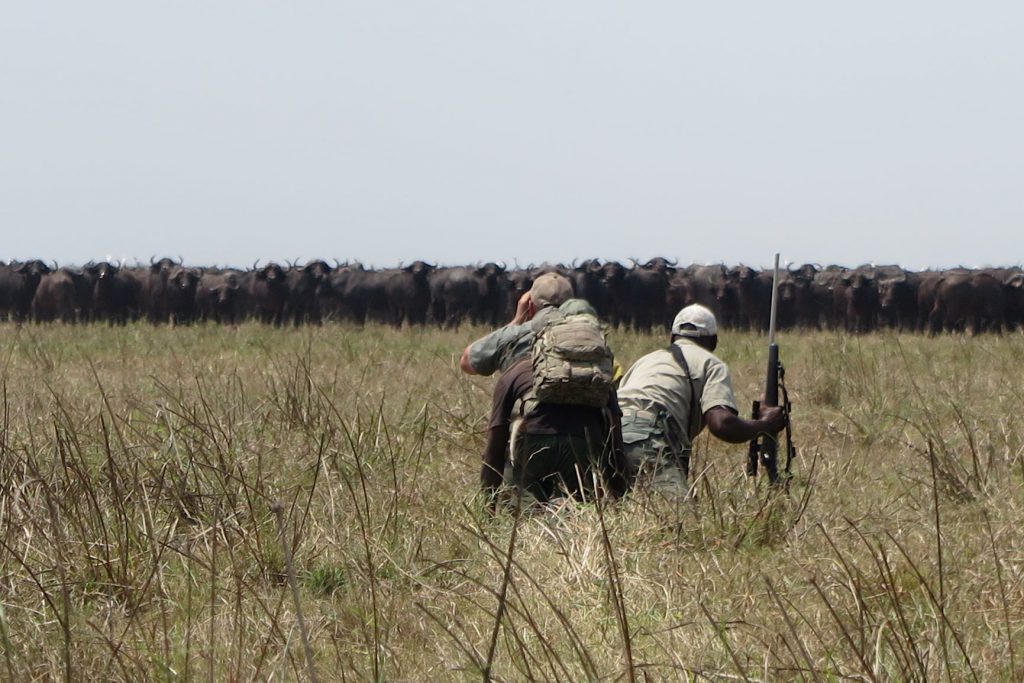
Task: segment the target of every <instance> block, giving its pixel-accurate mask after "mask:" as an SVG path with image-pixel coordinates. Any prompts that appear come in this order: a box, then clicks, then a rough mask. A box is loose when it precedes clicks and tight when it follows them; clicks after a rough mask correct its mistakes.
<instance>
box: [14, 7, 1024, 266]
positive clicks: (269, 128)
mask: <svg viewBox="0 0 1024 683" xmlns="http://www.w3.org/2000/svg"><path fill="white" fill-rule="evenodd" d="M1021 36H1024V5H1022V4H1021V3H1014V2H991V3H962V2H958V3H953V2H932V1H929V2H922V1H914V2H855V3H854V2H846V3H834V2H823V1H821V0H817V1H815V2H781V3H779V2H771V3H768V2H742V3H740V2H731V3H730V2H714V3H711V2H702V3H693V2H679V1H675V2H669V1H666V2H628V3H626V2H621V3H609V2H593V1H588V2H582V1H572V2H551V1H547V2H534V1H526V2H509V3H494V2H481V1H479V0H473V1H469V0H467V1H447V0H446V1H444V2H436V3H426V2H415V3H413V2H403V3H395V2H383V1H381V0H377V1H374V2H316V3H311V2H291V3H283V2H273V3H271V2H253V1H251V0H247V1H245V2H241V1H230V2H216V1H214V2H210V1H206V2H173V3H172V2H160V3H154V2H144V1H141V0H133V1H131V2H127V1H125V2H111V1H104V0H99V1H90V2H66V3H55V2H46V1H41V2H24V3H7V4H6V5H5V7H4V9H2V10H0V131H2V133H0V225H2V226H3V229H2V234H3V240H2V242H0V259H10V258H26V257H30V256H41V257H45V258H48V259H56V260H58V261H60V262H61V263H81V262H84V261H87V260H89V259H93V258H102V257H105V256H113V257H118V258H119V257H126V258H128V259H129V260H133V259H142V260H147V259H148V258H149V257H150V256H152V255H157V256H160V255H175V256H176V255H181V256H183V257H184V258H185V260H186V261H187V262H190V263H196V264H212V263H221V264H235V265H247V264H251V263H252V262H253V261H254V260H255V259H256V258H260V259H263V260H267V259H271V258H276V259H286V258H287V259H294V258H301V259H308V258H312V257H327V258H332V257H336V258H338V259H342V260H344V259H354V258H358V259H362V260H363V261H365V262H368V263H371V264H376V265H378V266H386V265H393V264H395V263H398V262H399V261H405V262H408V261H411V260H414V259H416V258H424V259H427V260H430V261H435V262H440V263H447V264H454V263H467V262H473V261H477V260H488V259H493V260H504V261H507V262H509V263H512V262H513V260H518V262H519V263H521V264H526V263H529V262H540V261H543V260H571V259H572V258H573V257H586V256H598V257H602V258H609V259H610V258H614V259H620V260H624V259H626V258H628V257H637V258H648V257H650V256H654V255H666V256H670V257H675V258H679V259H680V260H681V261H683V262H691V261H697V262H709V261H725V262H727V263H738V262H747V263H752V264H755V265H767V264H768V263H769V261H770V258H771V254H772V253H773V252H774V251H781V252H782V255H783V258H784V259H789V260H793V261H798V262H804V261H815V262H821V263H833V262H834V263H843V264H850V265H854V264H857V263H861V262H867V261H875V262H879V263H883V262H885V263H889V262H896V263H900V264H903V265H905V266H908V267H915V268H918V267H924V266H948V265H956V264H965V265H982V264H1009V263H1014V264H1016V263H1020V262H1021V261H1022V260H1024V256H1022V252H1024V237H1022V235H1021V233H1022V232H1024V231H1022V230H1021V227H1022V225H1024V192H1022V191H1021V190H1022V187H1024V182H1022V181H1024V136H1022V134H1021V122H1022V121H1024V88H1022V87H1021V86H1022V74H1024V40H1021Z"/></svg>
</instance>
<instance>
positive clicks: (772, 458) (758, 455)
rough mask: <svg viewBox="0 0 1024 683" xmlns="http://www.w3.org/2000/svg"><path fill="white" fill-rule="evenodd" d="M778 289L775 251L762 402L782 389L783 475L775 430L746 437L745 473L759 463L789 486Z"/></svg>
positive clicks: (774, 399) (772, 402) (790, 453)
mask: <svg viewBox="0 0 1024 683" xmlns="http://www.w3.org/2000/svg"><path fill="white" fill-rule="evenodd" d="M778 291H779V255H778V254H775V273H774V275H773V277H772V308H771V316H770V317H769V319H768V376H767V378H766V379H765V386H764V405H765V406H768V407H775V406H777V405H779V392H780V391H781V393H782V408H783V410H784V411H785V414H786V430H785V431H786V464H785V468H784V470H783V476H782V477H780V476H779V463H778V454H779V440H778V437H777V435H775V434H761V435H759V436H757V437H755V438H754V439H752V440H751V441H750V448H749V450H748V451H747V475H748V476H751V477H756V476H757V469H758V466H759V465H760V466H761V467H763V468H764V471H765V472H766V473H767V474H768V481H769V483H771V485H772V486H778V485H779V484H783V485H785V486H786V487H787V488H788V487H789V480H790V477H791V475H790V466H791V465H792V462H793V458H795V457H796V447H795V446H794V445H793V430H792V424H791V423H790V420H789V415H790V412H791V411H792V409H793V404H792V403H790V401H789V392H788V391H786V382H785V379H786V368H785V367H784V366H783V365H782V361H780V360H779V345H778V344H776V343H775V313H776V310H777V307H778V299H777V297H778ZM760 415H761V402H760V401H754V407H753V412H752V419H754V420H756V419H758V418H759V417H760Z"/></svg>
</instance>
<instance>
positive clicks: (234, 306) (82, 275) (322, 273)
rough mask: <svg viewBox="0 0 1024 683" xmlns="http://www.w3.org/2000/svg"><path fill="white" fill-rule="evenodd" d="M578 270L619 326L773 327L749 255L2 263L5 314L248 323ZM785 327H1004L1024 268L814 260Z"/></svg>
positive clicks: (448, 303)
mask: <svg viewBox="0 0 1024 683" xmlns="http://www.w3.org/2000/svg"><path fill="white" fill-rule="evenodd" d="M551 271H557V272H561V273H563V274H564V275H566V276H568V277H569V278H570V279H571V280H572V282H573V284H574V286H575V288H576V294H577V296H579V297H581V298H585V299H587V300H588V301H589V302H590V303H591V304H592V305H593V306H594V308H595V309H596V310H597V312H598V314H599V315H600V316H601V317H602V318H603V319H604V320H606V321H607V322H608V323H609V324H610V325H614V326H616V327H625V328H631V329H636V330H641V331H646V330H652V329H654V330H657V329H665V328H666V327H667V325H668V323H669V321H670V320H671V318H672V316H673V314H674V313H675V312H676V311H677V310H679V308H681V307H682V306H684V305H687V304H690V303H701V304H704V305H706V306H708V307H709V308H711V309H712V310H713V311H714V312H715V314H716V315H717V316H718V319H719V322H720V324H721V325H722V327H725V328H730V329H741V330H765V329H767V326H768V319H769V310H770V300H771V284H772V272H771V271H770V270H759V269H756V268H751V267H748V266H744V265H738V266H733V267H727V266H725V265H722V264H715V265H689V266H685V267H682V266H679V265H678V264H677V263H676V262H675V261H671V260H668V259H665V258H654V259H651V260H649V261H647V262H646V263H637V262H634V261H630V263H629V264H628V265H623V264H621V263H618V262H616V261H600V260H598V259H588V260H585V261H583V262H581V263H577V262H573V263H572V264H569V265H564V264H558V265H543V266H537V267H533V266H531V267H528V268H514V269H509V268H506V267H505V266H504V265H500V264H496V263H486V264H482V265H471V266H456V267H441V266H434V265H431V264H429V263H425V262H423V261H416V262H414V263H412V264H409V265H405V266H401V267H398V268H387V269H374V268H366V267H364V266H363V265H362V264H360V263H358V262H345V263H339V262H337V261H335V262H334V264H333V265H331V264H328V263H327V262H325V261H322V260H314V261H309V262H308V263H306V264H305V265H298V264H297V263H285V264H284V265H281V264H278V263H267V264H265V265H259V263H258V262H257V263H255V264H253V267H252V268H248V269H236V268H200V267H192V266H186V265H184V264H183V263H182V262H181V260H180V259H178V260H174V259H170V258H162V259H159V260H157V259H155V258H153V259H150V263H149V264H148V265H135V266H126V265H123V264H118V263H109V262H105V261H104V262H101V263H94V262H90V263H88V264H86V265H84V266H81V267H71V266H63V267H58V266H57V264H53V265H52V266H51V265H48V264H47V263H45V262H43V261H40V260H31V261H15V262H11V263H0V320H14V321H36V322H46V321H63V322H68V323H85V322H93V321H106V322H109V323H126V322H129V321H132V320H148V321H150V322H152V323H157V324H159V323H172V324H188V323H194V322H216V323H225V324H235V323H239V322H242V321H245V320H250V319H253V320H260V321H263V322H266V323H268V324H273V325H285V324H287V325H299V324H304V323H320V322H323V321H328V320H335V321H343V322H350V323H354V324H358V325H362V324H365V323H367V322H374V323H383V324H388V325H394V326H401V325H403V324H405V325H428V324H432V325H438V326H442V327H455V326H458V325H460V324H462V323H472V324H482V325H498V324H501V323H503V322H505V321H507V320H508V319H510V318H511V317H512V315H513V312H514V309H515V304H516V301H517V300H518V299H519V296H520V295H521V294H522V293H523V292H525V291H527V290H528V289H529V288H530V285H531V283H532V282H533V279H534V278H535V277H537V276H538V275H540V274H541V273H545V272H551ZM777 321H778V325H779V327H780V328H783V329H785V328H794V327H801V328H810V329H839V330H845V331H847V332H854V333H861V332H870V331H872V330H878V329H894V330H900V331H919V332H926V333H928V334H936V333H939V332H942V331H948V332H970V333H978V332H986V331H991V332H1002V331H1004V330H1014V329H1018V328H1021V326H1022V325H1024V272H1022V270H1021V268H1020V267H1009V268H984V269H967V268H954V269H950V270H925V271H909V270H905V269H903V268H900V267H898V266H876V265H863V266H858V267H856V268H845V267H841V266H825V267H822V266H819V265H813V264H806V265H803V266H800V267H789V268H787V269H785V270H783V271H782V272H781V273H780V278H779V288H778V312H777Z"/></svg>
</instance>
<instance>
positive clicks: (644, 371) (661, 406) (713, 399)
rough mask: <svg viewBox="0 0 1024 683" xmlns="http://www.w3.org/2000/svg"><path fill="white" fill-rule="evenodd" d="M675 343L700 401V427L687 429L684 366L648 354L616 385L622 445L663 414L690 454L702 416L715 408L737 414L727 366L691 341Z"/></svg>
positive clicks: (665, 355) (665, 353) (668, 356)
mask: <svg viewBox="0 0 1024 683" xmlns="http://www.w3.org/2000/svg"><path fill="white" fill-rule="evenodd" d="M675 344H676V345H677V346H678V347H679V348H680V349H681V350H682V352H683V357H685V358H686V362H687V364H688V365H689V366H690V372H692V373H693V385H694V389H695V390H696V392H697V395H698V396H699V397H700V410H699V411H698V412H699V414H700V416H701V417H700V423H699V424H697V422H696V420H695V421H694V424H692V425H689V426H688V422H689V419H690V382H689V380H688V379H687V378H686V373H685V371H684V370H683V368H682V366H681V365H680V364H679V363H678V362H676V359H675V358H674V357H673V356H672V352H671V351H669V350H667V349H660V350H658V351H652V352H651V353H649V354H647V355H646V356H644V357H642V358H640V359H639V360H638V361H637V362H635V363H633V366H632V367H630V368H629V370H627V371H626V374H625V375H624V376H623V377H622V383H621V384H620V385H619V392H618V393H619V407H620V408H622V433H623V438H624V439H625V440H626V443H630V442H631V441H633V440H637V439H639V438H641V437H642V434H643V432H644V431H645V429H647V431H648V432H649V428H647V425H651V423H652V418H651V416H652V415H655V416H656V415H657V414H658V413H659V412H660V411H664V412H667V413H668V417H669V419H670V420H671V421H672V422H674V423H675V424H674V425H673V432H674V434H675V435H676V436H677V437H678V438H679V440H680V441H681V442H682V443H680V444H679V445H680V447H681V448H682V449H683V450H685V451H689V449H690V447H691V445H692V443H693V439H694V438H695V437H696V436H697V434H699V433H700V431H701V430H702V429H703V428H704V418H703V416H704V413H706V412H707V411H709V410H711V409H712V408H714V407H716V406H722V407H724V408H728V409H729V410H732V411H733V412H736V413H738V412H739V411H738V410H737V408H736V396H735V394H734V393H733V389H732V379H731V378H730V376H729V366H727V365H726V364H725V363H723V362H722V361H721V360H720V359H719V358H718V357H717V356H716V355H715V354H713V353H711V352H710V351H707V350H705V349H702V348H701V347H700V346H697V345H696V344H695V343H693V342H692V341H691V340H689V339H686V338H681V339H677V340H676V341H675ZM631 437H632V438H631ZM643 438H646V437H643Z"/></svg>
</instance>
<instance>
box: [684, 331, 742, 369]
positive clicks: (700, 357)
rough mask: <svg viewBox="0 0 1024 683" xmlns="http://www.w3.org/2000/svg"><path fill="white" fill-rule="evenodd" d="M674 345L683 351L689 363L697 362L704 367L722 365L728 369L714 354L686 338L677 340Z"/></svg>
mask: <svg viewBox="0 0 1024 683" xmlns="http://www.w3.org/2000/svg"><path fill="white" fill-rule="evenodd" d="M673 344H675V345H676V346H677V347H679V348H680V349H681V350H682V352H683V355H684V356H685V357H686V360H687V361H690V362H694V361H695V362H697V363H699V364H700V365H702V366H712V365H721V366H725V367H728V366H726V364H725V361H723V360H722V359H721V358H719V357H718V356H716V355H715V354H714V353H712V352H711V351H708V350H707V349H705V348H704V347H702V346H700V345H698V344H696V343H694V342H692V341H690V340H688V339H686V338H682V339H677V340H676V341H674V342H673Z"/></svg>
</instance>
